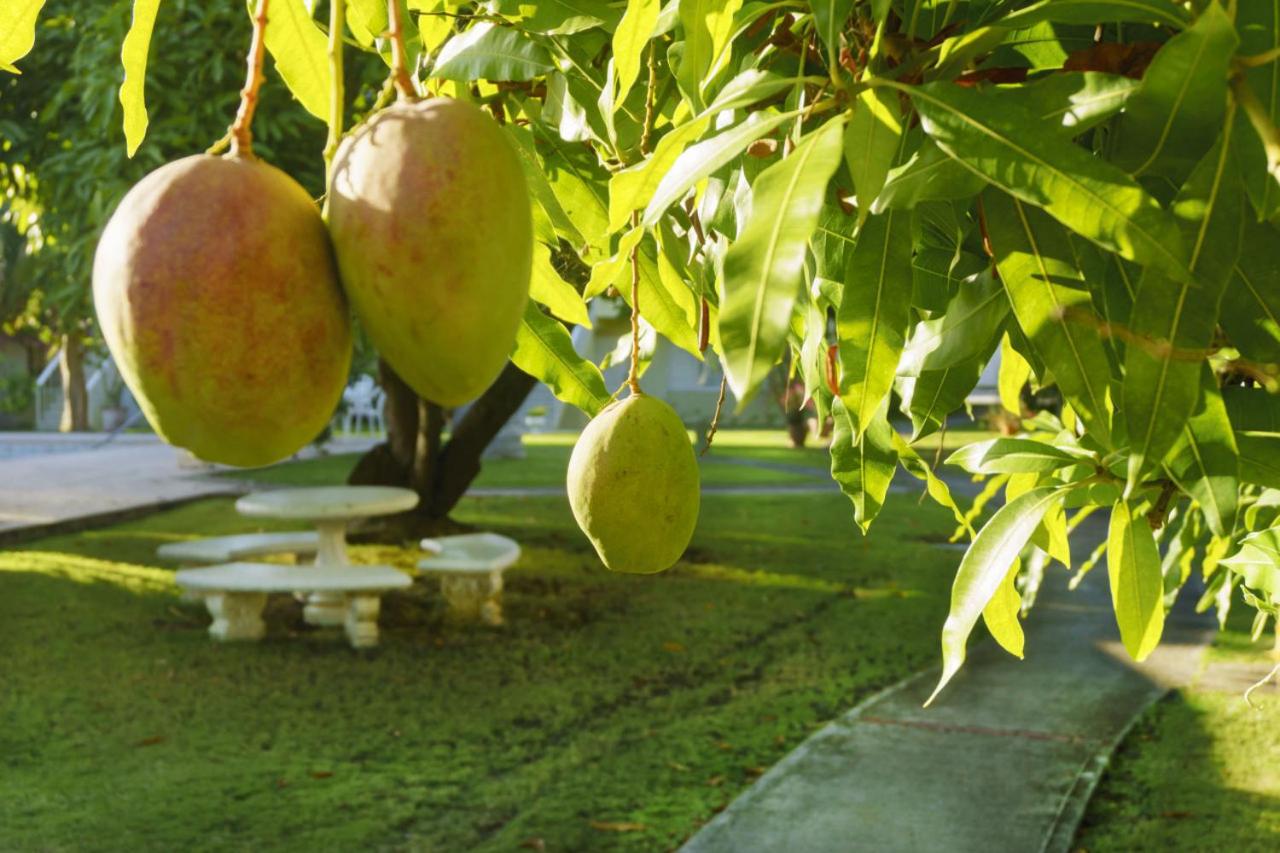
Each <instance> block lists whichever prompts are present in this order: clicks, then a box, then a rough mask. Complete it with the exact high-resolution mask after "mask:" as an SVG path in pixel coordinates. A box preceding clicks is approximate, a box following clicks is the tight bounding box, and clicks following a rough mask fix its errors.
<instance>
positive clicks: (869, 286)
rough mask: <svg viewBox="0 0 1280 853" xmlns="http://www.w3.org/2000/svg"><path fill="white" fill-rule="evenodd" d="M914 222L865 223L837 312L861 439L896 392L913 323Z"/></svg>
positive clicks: (848, 393)
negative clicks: (895, 381) (900, 363)
mask: <svg viewBox="0 0 1280 853" xmlns="http://www.w3.org/2000/svg"><path fill="white" fill-rule="evenodd" d="M910 222H911V221H910V217H909V216H908V215H907V214H906V213H904V212H901V211H896V210H889V211H885V212H884V213H882V214H880V215H878V216H873V217H871V218H869V219H867V220H866V222H864V223H863V225H862V229H861V230H860V231H859V232H858V239H857V242H856V243H855V244H854V247H853V252H852V253H851V254H850V257H849V264H848V271H847V272H846V273H845V277H844V294H843V295H842V296H841V298H840V307H839V310H838V311H837V312H836V331H837V334H838V335H839V339H840V396H841V398H842V399H843V400H844V403H845V406H846V408H847V409H848V411H849V422H850V424H851V425H852V427H853V432H854V435H860V434H861V433H862V430H863V429H864V428H865V426H866V424H867V423H868V422H869V421H870V420H871V418H872V416H873V415H874V414H875V412H876V410H877V409H878V408H880V403H881V401H882V400H884V399H885V398H886V397H887V396H889V391H890V390H891V389H892V388H893V377H894V374H895V372H896V370H897V367H898V358H899V357H900V356H901V354H902V347H903V343H904V341H905V338H906V332H907V324H908V323H909V322H910V319H911V241H910V228H911V224H910Z"/></svg>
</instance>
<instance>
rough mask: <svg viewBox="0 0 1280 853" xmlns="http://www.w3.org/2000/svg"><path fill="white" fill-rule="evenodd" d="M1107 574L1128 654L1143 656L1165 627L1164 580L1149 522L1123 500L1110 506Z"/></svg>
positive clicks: (1144, 657)
mask: <svg viewBox="0 0 1280 853" xmlns="http://www.w3.org/2000/svg"><path fill="white" fill-rule="evenodd" d="M1107 575H1108V577H1109V578H1110V580H1111V604H1112V606H1113V607H1114V608H1115V612H1116V624H1117V625H1119V626H1120V639H1121V641H1122V642H1123V643H1124V647H1125V650H1126V651H1128V652H1129V656H1130V657H1132V658H1133V659H1134V660H1137V661H1141V660H1145V659H1146V657H1147V655H1149V654H1151V652H1152V651H1153V650H1154V649H1155V647H1156V646H1157V645H1158V644H1159V642H1160V634H1161V632H1162V631H1163V630H1164V581H1163V579H1162V577H1161V575H1160V552H1159V551H1158V550H1156V540H1155V537H1154V536H1153V535H1152V533H1151V525H1149V524H1147V519H1146V518H1145V517H1144V516H1143V515H1142V514H1141V513H1137V512H1135V510H1134V508H1133V506H1131V505H1130V504H1128V503H1126V502H1124V501H1120V502H1119V503H1117V504H1116V505H1115V506H1114V507H1112V508H1111V526H1110V529H1109V530H1108V532H1107Z"/></svg>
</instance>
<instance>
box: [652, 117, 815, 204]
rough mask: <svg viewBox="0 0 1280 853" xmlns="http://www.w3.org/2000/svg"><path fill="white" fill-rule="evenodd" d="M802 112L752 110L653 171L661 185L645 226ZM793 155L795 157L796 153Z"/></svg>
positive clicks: (653, 199)
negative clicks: (661, 167)
mask: <svg viewBox="0 0 1280 853" xmlns="http://www.w3.org/2000/svg"><path fill="white" fill-rule="evenodd" d="M800 112H801V111H800V110H793V111H791V112H786V113H779V114H777V115H769V114H766V113H752V114H751V115H749V116H747V119H746V121H743V122H740V123H738V124H736V125H734V126H733V127H731V128H730V129H729V130H726V131H725V132H724V133H721V134H717V135H716V136H713V137H711V138H710V139H707V140H704V141H702V142H699V143H698V144H697V145H694V146H692V147H690V148H688V149H687V150H686V151H684V153H682V154H681V155H680V156H679V157H678V158H677V159H676V161H675V162H674V163H672V164H671V167H670V168H669V169H667V170H665V171H657V170H655V171H653V172H652V177H654V178H657V179H658V186H657V188H656V189H654V190H653V196H652V198H650V199H649V202H648V204H647V205H646V206H645V209H644V216H642V217H641V218H640V223H641V224H642V225H645V226H652V225H653V224H655V223H656V222H657V221H658V220H659V219H661V218H662V215H663V214H664V213H666V211H667V208H669V207H670V206H671V205H673V204H675V203H676V202H677V201H679V200H680V199H681V198H683V197H684V194H685V193H687V192H688V191H689V190H690V189H692V188H693V185H694V184H696V183H698V181H700V180H702V179H703V178H705V177H707V176H708V175H710V174H711V173H712V172H714V171H716V170H717V169H719V168H720V167H721V166H724V165H725V164H726V163H728V162H729V161H730V160H732V159H734V158H735V157H737V156H738V155H739V154H741V153H742V152H743V151H745V150H746V149H747V146H748V145H750V144H751V143H753V142H755V141H756V140H757V139H759V138H760V137H762V136H764V135H765V134H767V133H769V132H770V131H772V130H773V129H774V128H776V127H778V126H779V125H781V124H783V123H785V122H788V121H791V120H792V119H794V118H795V117H796V116H798V115H800ZM655 153H656V152H655ZM792 156H795V155H794V153H793V154H792ZM832 171H833V172H834V171H835V170H834V169H832Z"/></svg>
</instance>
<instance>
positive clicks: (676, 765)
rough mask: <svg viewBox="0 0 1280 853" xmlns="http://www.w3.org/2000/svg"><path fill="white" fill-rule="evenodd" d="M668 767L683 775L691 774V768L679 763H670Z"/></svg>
mask: <svg viewBox="0 0 1280 853" xmlns="http://www.w3.org/2000/svg"><path fill="white" fill-rule="evenodd" d="M667 766H668V767H670V768H671V769H672V770H678V771H679V772H681V773H688V772H689V766H688V765H687V764H681V763H680V762H679V761H668V762H667Z"/></svg>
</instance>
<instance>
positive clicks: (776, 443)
mask: <svg viewBox="0 0 1280 853" xmlns="http://www.w3.org/2000/svg"><path fill="white" fill-rule="evenodd" d="M995 435H996V433H994V432H990V431H988V430H984V429H979V428H978V427H976V426H974V427H972V428H969V427H965V428H956V427H952V428H950V429H949V430H948V431H947V434H946V436H945V437H943V436H940V435H938V434H936V433H935V434H934V435H931V436H927V437H925V438H924V439H923V440H921V441H920V443H919V444H918V445H917V447H918V449H919V450H920V453H921V454H922V455H923V456H924V457H925V459H926V460H928V461H929V462H930V463H932V461H933V460H934V458H935V457H936V456H937V455H938V454H937V448H938V444H939V442H940V441H943V440H944V438H945V446H944V447H943V452H942V455H943V456H945V455H946V454H948V453H950V452H951V451H953V450H955V449H956V448H958V447H961V446H963V445H965V444H969V443H971V442H974V441H982V440H984V439H987V438H992V437H994V436H995ZM691 437H692V434H691ZM576 440H577V433H571V432H551V433H531V434H529V435H526V436H525V437H524V443H525V452H526V458H524V459H519V460H516V459H495V460H491V461H488V462H485V463H484V466H483V468H482V469H481V471H480V475H479V476H478V477H477V478H476V480H475V483H474V485H475V486H476V487H479V488H525V487H532V486H551V485H558V484H560V483H562V482H563V481H564V474H565V469H566V468H567V467H568V464H569V454H570V453H571V452H572V451H573V443H574V441H576ZM358 458H359V454H352V453H347V454H336V455H333V456H324V457H320V458H318V459H308V460H304V461H299V462H283V463H281V464H278V465H273V466H270V467H267V468H256V469H252V470H246V471H228V472H224V474H223V476H227V477H236V478H239V479H244V480H250V481H253V482H256V483H264V484H272V485H280V486H319V485H329V484H335V483H343V482H345V481H346V479H347V475H348V474H349V473H351V469H352V467H353V466H354V465H355V463H356V460H357V459H358ZM701 465H702V482H703V484H704V485H708V486H737V485H756V484H761V485H766V484H773V485H795V484H804V483H812V482H814V480H815V479H819V478H821V479H826V477H827V475H826V472H827V471H829V470H830V469H831V457H830V454H829V453H828V452H827V448H826V447H825V446H820V445H816V444H812V443H811V444H810V445H809V446H807V447H802V448H794V447H792V446H791V444H790V441H789V440H788V438H787V436H786V434H785V433H784V432H782V431H781V430H748V429H740V430H724V431H722V432H719V433H717V434H716V437H715V441H714V442H713V443H712V448H711V451H710V452H709V453H708V454H706V455H705V456H703V457H701ZM761 465H763V466H765V467H760V466H761ZM804 469H812V471H813V473H812V474H811V475H810V474H808V473H806V471H805V470H804Z"/></svg>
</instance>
